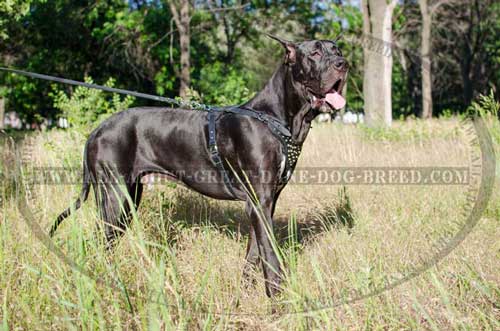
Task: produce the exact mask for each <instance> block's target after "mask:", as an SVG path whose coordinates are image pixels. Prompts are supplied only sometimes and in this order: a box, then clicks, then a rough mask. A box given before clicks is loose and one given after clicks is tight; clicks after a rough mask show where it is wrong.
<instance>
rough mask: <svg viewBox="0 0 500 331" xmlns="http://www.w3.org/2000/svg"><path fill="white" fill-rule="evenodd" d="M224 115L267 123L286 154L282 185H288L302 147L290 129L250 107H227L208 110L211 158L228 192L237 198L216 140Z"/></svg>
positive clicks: (281, 179)
mask: <svg viewBox="0 0 500 331" xmlns="http://www.w3.org/2000/svg"><path fill="white" fill-rule="evenodd" d="M223 113H232V114H236V115H244V116H249V117H252V118H255V119H258V120H259V121H261V122H263V123H265V124H266V125H267V126H268V128H269V129H270V130H271V132H272V133H273V134H274V135H275V136H276V137H277V138H278V139H279V140H280V142H281V145H282V147H283V153H284V154H285V158H286V160H285V169H283V173H282V175H281V178H280V181H279V183H280V184H283V185H284V184H286V183H287V182H288V180H289V179H290V176H291V174H292V172H293V170H294V169H295V165H296V164H297V160H298V158H299V155H300V151H301V149H302V146H301V145H300V144H297V143H295V142H294V141H293V139H292V134H291V132H290V130H289V129H288V127H287V125H286V124H284V123H283V122H281V121H280V120H278V119H277V118H275V117H274V116H271V115H268V114H265V113H262V112H258V111H256V110H253V109H251V108H248V107H244V106H239V107H227V108H211V109H209V110H208V114H207V117H208V148H209V151H210V157H211V159H212V162H213V163H214V164H215V166H216V167H217V169H218V170H219V172H220V173H221V176H222V179H223V180H224V185H225V186H226V187H227V189H228V191H229V192H231V194H232V195H233V196H236V194H235V192H234V189H233V185H232V184H231V180H230V178H229V175H228V173H227V171H226V169H225V167H224V163H223V161H222V158H221V156H220V153H219V149H218V147H217V140H216V130H217V128H216V127H217V125H216V121H217V120H218V119H219V116H220V115H221V114H223Z"/></svg>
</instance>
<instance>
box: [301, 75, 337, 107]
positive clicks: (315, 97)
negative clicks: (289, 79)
mask: <svg viewBox="0 0 500 331" xmlns="http://www.w3.org/2000/svg"><path fill="white" fill-rule="evenodd" d="M343 81H344V79H343V78H338V79H337V80H336V81H335V82H334V83H333V85H332V87H331V88H330V89H329V90H327V91H326V93H316V92H314V91H313V90H312V89H310V88H309V89H308V92H309V93H310V94H311V96H310V97H311V106H312V108H314V109H321V106H323V105H324V104H325V103H326V104H327V105H328V106H329V107H330V108H331V109H332V110H339V109H342V108H344V106H345V104H346V101H345V98H344V97H343V96H342V87H343V84H342V83H343Z"/></svg>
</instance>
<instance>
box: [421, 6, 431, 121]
mask: <svg viewBox="0 0 500 331" xmlns="http://www.w3.org/2000/svg"><path fill="white" fill-rule="evenodd" d="M418 3H419V5H420V12H421V13H422V40H421V43H420V59H421V65H420V70H421V73H422V113H421V114H420V115H421V116H420V117H421V118H424V119H425V118H431V117H432V71H431V26H432V14H431V12H430V9H429V3H428V0H419V1H418Z"/></svg>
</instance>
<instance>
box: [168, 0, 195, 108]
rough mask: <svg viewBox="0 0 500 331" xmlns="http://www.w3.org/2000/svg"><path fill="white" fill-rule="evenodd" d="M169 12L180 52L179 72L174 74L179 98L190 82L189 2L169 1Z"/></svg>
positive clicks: (183, 94)
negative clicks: (173, 23) (174, 26)
mask: <svg viewBox="0 0 500 331" xmlns="http://www.w3.org/2000/svg"><path fill="white" fill-rule="evenodd" d="M169 5H170V11H171V12H172V16H173V18H174V22H175V25H176V27H177V30H178V31H179V43H180V50H181V56H180V57H181V59H180V63H181V70H180V71H178V72H176V74H177V76H178V78H179V80H180V87H179V96H180V97H181V98H184V97H186V93H187V90H188V89H189V85H190V82H191V63H190V54H189V48H190V43H191V32H190V29H189V21H190V17H189V1H188V0H178V1H173V0H170V1H169Z"/></svg>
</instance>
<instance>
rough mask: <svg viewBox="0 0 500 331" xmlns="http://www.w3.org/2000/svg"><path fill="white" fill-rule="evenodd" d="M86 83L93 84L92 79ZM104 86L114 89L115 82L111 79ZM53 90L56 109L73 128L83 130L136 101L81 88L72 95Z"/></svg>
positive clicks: (127, 97) (132, 98) (86, 80)
mask: <svg viewBox="0 0 500 331" xmlns="http://www.w3.org/2000/svg"><path fill="white" fill-rule="evenodd" d="M85 82H87V83H93V81H92V78H90V77H86V78H85ZM104 85H105V86H108V87H114V85H115V80H114V79H113V78H110V79H108V81H107V82H106V84H104ZM53 88H54V93H52V97H53V100H54V107H55V108H57V109H59V110H61V111H62V113H63V115H64V116H65V117H66V118H67V119H68V121H69V123H70V124H71V125H72V126H74V127H76V128H77V129H81V130H89V129H90V128H91V127H92V125H93V124H94V123H95V122H101V121H102V120H104V119H106V118H107V117H109V116H110V115H112V114H113V113H116V112H119V111H122V110H124V109H127V108H129V107H130V105H131V104H132V103H133V102H134V100H135V98H134V97H131V96H126V97H122V96H120V95H118V94H112V95H110V94H107V93H105V92H103V91H101V90H96V89H89V88H86V87H81V86H79V87H77V88H76V89H75V91H74V92H73V93H72V94H70V95H68V94H66V93H65V92H64V91H63V90H59V89H57V87H56V86H54V87H53Z"/></svg>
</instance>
